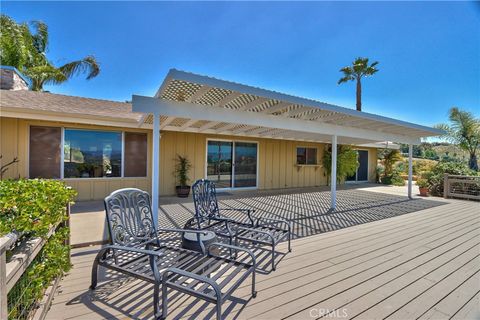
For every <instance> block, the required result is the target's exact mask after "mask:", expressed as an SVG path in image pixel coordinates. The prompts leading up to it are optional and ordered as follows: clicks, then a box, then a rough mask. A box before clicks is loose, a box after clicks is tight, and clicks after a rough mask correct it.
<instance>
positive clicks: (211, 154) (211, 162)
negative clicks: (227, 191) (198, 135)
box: [207, 141, 233, 188]
mask: <svg viewBox="0 0 480 320" xmlns="http://www.w3.org/2000/svg"><path fill="white" fill-rule="evenodd" d="M207 148H208V149H207V179H208V180H211V181H213V182H215V184H216V186H217V188H231V187H232V168H233V165H232V164H233V161H232V159H233V142H226V141H208V146H207Z"/></svg>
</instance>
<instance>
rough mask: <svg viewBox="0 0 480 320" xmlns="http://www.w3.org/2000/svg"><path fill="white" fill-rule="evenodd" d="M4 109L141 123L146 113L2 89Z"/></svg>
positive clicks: (103, 103) (86, 100)
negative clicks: (29, 110)
mask: <svg viewBox="0 0 480 320" xmlns="http://www.w3.org/2000/svg"><path fill="white" fill-rule="evenodd" d="M0 107H2V108H16V109H19V111H20V109H31V110H32V111H33V110H35V111H46V112H55V113H59V114H62V113H63V114H71V115H75V114H78V115H83V116H94V117H102V118H111V119H118V120H127V121H128V120H132V121H136V122H140V121H141V120H142V118H143V116H144V114H143V113H140V112H132V104H131V103H126V102H118V101H110V100H100V99H92V98H83V97H75V96H67V95H62V94H53V93H48V92H36V91H27V90H18V91H9V90H0Z"/></svg>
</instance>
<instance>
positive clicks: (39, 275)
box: [0, 179, 76, 319]
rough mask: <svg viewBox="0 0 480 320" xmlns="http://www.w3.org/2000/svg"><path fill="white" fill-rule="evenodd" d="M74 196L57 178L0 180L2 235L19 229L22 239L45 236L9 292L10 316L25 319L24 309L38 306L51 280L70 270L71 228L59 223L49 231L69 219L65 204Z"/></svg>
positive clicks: (0, 233) (10, 317)
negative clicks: (68, 241)
mask: <svg viewBox="0 0 480 320" xmlns="http://www.w3.org/2000/svg"><path fill="white" fill-rule="evenodd" d="M75 195H76V192H75V191H74V190H72V189H70V188H67V187H66V186H65V184H64V183H63V182H61V181H56V180H38V179H35V180H26V179H20V180H2V181H0V236H2V235H4V234H7V233H9V232H11V231H16V232H17V233H18V234H19V235H20V240H25V239H28V238H32V237H41V238H43V239H46V242H45V245H44V246H43V248H42V249H41V251H40V252H39V253H38V255H37V256H36V257H35V259H34V260H33V261H32V263H31V264H30V265H29V266H28V268H27V270H25V272H24V273H23V275H22V276H21V277H20V279H19V281H18V282H17V283H16V284H15V285H14V286H13V288H12V289H11V290H10V292H9V294H8V310H9V316H8V318H9V319H24V318H25V319H26V318H27V316H28V314H25V312H29V310H31V309H32V308H34V307H35V304H36V302H37V301H38V300H39V299H41V297H42V295H43V292H44V290H45V289H46V288H47V287H48V286H49V285H50V283H51V282H52V281H53V280H54V279H55V278H56V277H58V276H60V275H62V274H63V273H64V272H66V271H68V270H69V269H70V267H71V265H70V246H69V245H67V244H66V241H67V240H68V238H69V233H70V230H69V229H68V228H67V227H64V226H60V227H58V228H57V230H55V232H54V233H53V234H52V235H51V236H50V237H48V234H49V231H50V230H51V229H52V228H53V227H56V226H57V225H59V224H60V223H61V222H64V221H65V220H66V219H68V216H67V214H66V213H67V212H66V204H67V203H69V202H72V200H73V199H74V197H75ZM7 253H9V255H10V254H11V253H12V252H7ZM9 255H8V256H9ZM8 256H7V257H8ZM18 297H22V298H21V299H19V298H18Z"/></svg>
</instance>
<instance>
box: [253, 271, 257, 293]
mask: <svg viewBox="0 0 480 320" xmlns="http://www.w3.org/2000/svg"><path fill="white" fill-rule="evenodd" d="M255 269H256V268H253V272H252V298H254V299H255V298H256V297H257V291H256V290H255V273H256V270H255Z"/></svg>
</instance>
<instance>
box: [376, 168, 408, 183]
mask: <svg viewBox="0 0 480 320" xmlns="http://www.w3.org/2000/svg"><path fill="white" fill-rule="evenodd" d="M381 182H382V183H383V184H388V185H391V184H392V185H394V186H404V185H405V180H404V179H403V178H402V176H401V175H400V172H398V171H397V170H393V171H392V173H391V174H390V175H388V176H385V175H384V176H382V178H381Z"/></svg>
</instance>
